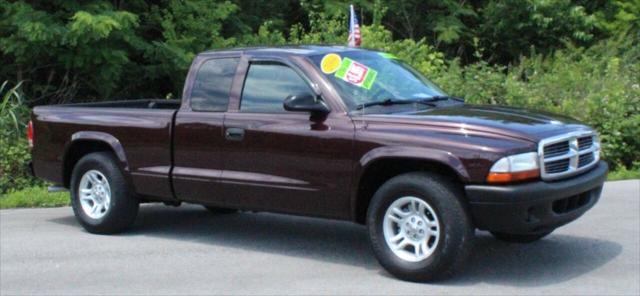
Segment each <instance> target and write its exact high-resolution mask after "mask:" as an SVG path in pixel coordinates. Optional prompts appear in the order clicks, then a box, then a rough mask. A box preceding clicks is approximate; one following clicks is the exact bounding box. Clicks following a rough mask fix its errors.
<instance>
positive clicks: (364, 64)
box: [309, 50, 446, 110]
mask: <svg viewBox="0 0 640 296" xmlns="http://www.w3.org/2000/svg"><path fill="white" fill-rule="evenodd" d="M309 58H310V59H311V61H312V62H313V63H314V64H315V65H316V66H317V67H318V68H319V69H320V70H321V71H322V73H323V74H324V75H325V76H326V77H327V78H328V79H329V80H330V81H331V83H333V85H334V86H335V88H336V89H337V90H338V92H339V93H340V95H341V96H342V98H343V99H344V101H345V104H346V105H347V106H348V107H349V109H350V110H357V109H362V107H364V106H387V105H390V104H389V102H390V103H393V102H396V103H398V104H402V103H408V102H405V101H420V100H426V99H429V98H432V97H444V96H446V94H445V93H444V92H443V91H442V90H441V89H440V88H438V87H437V86H436V85H435V84H433V83H432V82H431V81H429V80H428V79H427V78H425V77H424V76H422V75H420V73H418V72H417V71H416V70H414V69H413V68H411V67H410V66H409V65H407V64H406V63H404V62H402V61H401V60H399V59H397V58H396V57H394V56H393V55H390V54H387V53H382V52H375V51H364V50H355V51H347V52H336V53H328V54H321V55H313V56H310V57H309Z"/></svg>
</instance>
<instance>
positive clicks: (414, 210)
mask: <svg viewBox="0 0 640 296" xmlns="http://www.w3.org/2000/svg"><path fill="white" fill-rule="evenodd" d="M409 210H410V211H411V213H417V212H418V209H417V207H416V202H415V200H411V202H409Z"/></svg>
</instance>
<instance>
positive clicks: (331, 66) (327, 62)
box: [320, 53, 342, 74]
mask: <svg viewBox="0 0 640 296" xmlns="http://www.w3.org/2000/svg"><path fill="white" fill-rule="evenodd" d="M341 63H342V58H340V56H339V55H337V54H335V53H330V54H327V55H325V56H324V57H323V58H322V61H320V69H321V70H322V72H323V73H325V74H331V73H333V72H335V71H338V68H340V64H341Z"/></svg>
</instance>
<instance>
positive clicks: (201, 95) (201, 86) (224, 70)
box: [191, 58, 239, 112]
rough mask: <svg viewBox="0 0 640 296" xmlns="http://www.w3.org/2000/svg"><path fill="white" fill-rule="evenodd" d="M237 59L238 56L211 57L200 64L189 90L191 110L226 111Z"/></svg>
mask: <svg viewBox="0 0 640 296" xmlns="http://www.w3.org/2000/svg"><path fill="white" fill-rule="evenodd" d="M238 60H239V59H238V58H221V59H211V60H207V61H205V62H204V63H203V64H202V65H201V66H200V68H199V69H198V73H197V74H196V79H195V81H194V83H193V88H192V90H191V109H192V110H194V111H210V112H224V111H227V106H228V105H229V92H230V90H231V83H232V82H233V77H234V76H235V74H236V67H237V66H238Z"/></svg>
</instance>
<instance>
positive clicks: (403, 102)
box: [356, 98, 432, 110]
mask: <svg viewBox="0 0 640 296" xmlns="http://www.w3.org/2000/svg"><path fill="white" fill-rule="evenodd" d="M416 103H418V104H426V105H430V106H432V104H430V103H429V102H427V101H423V100H400V99H394V98H388V99H384V100H382V101H374V102H367V103H364V104H360V105H358V107H356V110H362V109H364V108H367V107H371V106H391V105H406V104H416Z"/></svg>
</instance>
